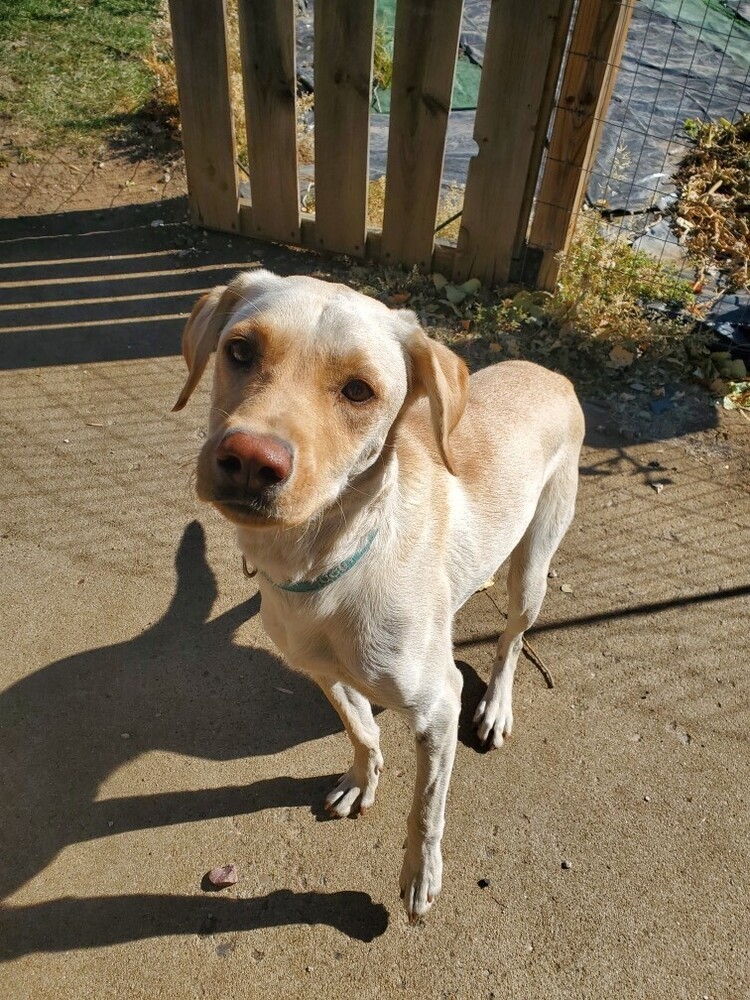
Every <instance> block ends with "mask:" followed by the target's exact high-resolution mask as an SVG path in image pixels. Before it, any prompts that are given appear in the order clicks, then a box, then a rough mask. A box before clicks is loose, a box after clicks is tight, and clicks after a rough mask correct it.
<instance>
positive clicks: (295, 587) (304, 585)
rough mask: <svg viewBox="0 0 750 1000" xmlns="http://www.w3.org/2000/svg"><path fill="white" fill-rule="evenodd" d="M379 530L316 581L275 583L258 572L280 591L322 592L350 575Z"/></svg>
mask: <svg viewBox="0 0 750 1000" xmlns="http://www.w3.org/2000/svg"><path fill="white" fill-rule="evenodd" d="M377 533H378V529H377V528H373V529H372V531H371V532H370V534H369V535H368V536H367V538H366V540H365V544H364V545H363V546H362V548H361V549H357V551H356V552H355V553H354V555H353V556H349V558H348V559H344V561H343V562H340V563H339V564H338V566H334V567H333V569H329V570H328V572H326V573H321V574H320V576H316V577H315V579H314V580H300V581H299V582H298V583H275V582H274V581H273V580H272V579H271V577H270V576H269V575H268V574H267V573H264V572H263V570H262V569H261V570H258V572H259V573H260V575H261V576H262V577H263V578H264V579H266V580H268V582H269V583H272V584H273V585H274V587H278V588H279V590H288V591H291V593H293V594H311V593H313V592H314V591H316V590H322V589H323V587H327V586H328V584H329V583H335V582H336V580H340V579H341V577H342V576H344V574H346V573H348V572H349V570H350V569H352V567H353V566H356V565H357V563H358V562H359V560H360V559H361V558H362V556H364V555H366V554H367V553H368V552H369V550H370V546H371V545H372V543H373V541H374V540H375V535H377Z"/></svg>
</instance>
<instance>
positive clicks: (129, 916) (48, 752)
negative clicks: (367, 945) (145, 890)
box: [0, 522, 388, 959]
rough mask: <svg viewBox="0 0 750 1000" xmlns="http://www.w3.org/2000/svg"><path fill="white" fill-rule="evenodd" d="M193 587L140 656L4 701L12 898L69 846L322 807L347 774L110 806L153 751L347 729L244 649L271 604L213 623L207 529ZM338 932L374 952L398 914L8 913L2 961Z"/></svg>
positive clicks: (0, 745) (366, 906) (85, 663)
mask: <svg viewBox="0 0 750 1000" xmlns="http://www.w3.org/2000/svg"><path fill="white" fill-rule="evenodd" d="M175 563H176V569H177V587H176V591H175V594H174V597H173V599H172V602H171V604H170V606H169V608H168V610H167V611H166V613H165V615H164V617H163V618H161V620H160V621H158V622H156V623H155V624H154V625H153V626H152V627H151V628H149V629H148V630H147V631H146V632H144V633H143V634H141V635H139V636H137V637H136V638H134V639H131V640H129V641H127V642H123V643H118V644H116V645H113V646H106V647H102V648H101V649H94V650H90V651H88V652H85V653H81V654H78V655H76V656H71V657H69V658H67V659H64V660H60V661H58V662H56V663H52V664H50V665H49V666H48V667H45V668H43V669H41V670H39V671H37V672H36V673H34V674H32V675H31V676H29V677H26V678H24V679H23V680H20V681H19V682H18V683H17V684H15V685H13V686H12V687H11V688H9V689H8V690H7V691H5V692H3V693H2V695H0V786H1V787H2V789H3V793H2V800H3V809H2V820H1V821H0V836H1V837H2V842H3V843H2V852H3V859H2V864H0V898H6V897H7V896H8V894H10V893H12V892H14V891H15V890H16V889H17V888H19V887H20V886H21V885H23V884H24V883H25V882H27V881H28V880H29V879H30V878H31V877H33V876H34V875H35V874H36V873H37V872H39V871H40V870H41V869H42V868H44V867H45V865H47V864H48V863H49V862H50V861H51V860H52V859H53V858H54V857H55V856H56V855H57V854H58V852H59V851H60V850H62V849H63V848H64V847H65V846H66V845H68V844H71V843H77V842H81V841H85V840H91V839H95V838H99V837H106V836H108V835H109V834H116V833H122V832H123V831H126V830H136V829H147V828H149V827H158V826H162V825H166V824H173V823H180V822H190V821H194V820H200V819H204V818H212V817H218V816H232V815H237V814H242V813H251V812H256V811H258V810H261V809H270V808H276V807H280V806H299V805H310V806H311V807H315V806H316V804H318V803H319V802H320V801H321V800H322V798H323V797H324V795H325V793H326V791H327V790H328V788H329V787H330V784H331V782H332V780H333V776H332V775H321V776H319V777H315V778H306V779H293V778H289V777H283V776H282V777H279V778H274V779H270V780H265V781H258V782H255V783H254V784H249V785H242V786H232V787H225V788H214V789H206V790H202V791H197V792H196V791H188V792H167V793H163V794H157V795H133V796H130V797H127V798H117V799H109V800H105V801H96V796H97V792H98V789H99V788H100V786H101V784H102V783H103V782H104V781H105V779H106V778H107V777H108V776H109V775H110V774H111V773H112V772H113V771H114V770H115V769H116V768H119V767H121V766H122V765H123V764H125V763H127V762H128V761H129V760H132V759H133V758H135V757H138V756H140V755H142V754H143V753H145V752H147V751H149V750H168V751H171V752H176V753H181V754H186V755H190V756H193V757H203V758H206V759H212V760H235V759H238V758H243V757H250V756H253V755H258V754H264V755H265V754H273V753H277V752H279V751H282V750H284V749H287V748H289V747H292V746H294V745H296V744H298V743H304V742H306V741H308V740H313V739H316V738H319V737H322V736H325V735H328V734H330V733H333V732H336V731H338V730H340V728H341V724H340V722H339V720H338V719H337V717H336V716H335V714H334V713H333V711H332V710H331V709H330V708H329V706H328V704H327V702H326V701H325V699H324V698H323V696H322V695H318V693H317V692H316V691H315V690H314V689H312V688H311V690H310V691H309V692H306V695H305V698H304V699H302V698H288V697H284V696H283V695H280V694H279V692H278V690H277V688H278V687H280V686H281V687H283V686H285V685H288V684H289V675H288V673H287V672H286V670H285V668H284V667H283V665H282V663H281V661H280V660H278V659H277V658H276V657H274V656H272V655H270V654H269V653H267V652H265V651H263V650H260V649H252V648H243V647H241V646H238V645H236V644H235V643H234V642H233V634H234V632H235V630H236V629H237V628H239V626H240V625H241V624H242V623H243V622H245V621H247V619H248V618H250V617H252V616H253V615H254V614H257V612H258V610H259V607H260V602H259V599H258V598H257V597H255V598H253V599H252V600H251V601H249V602H248V603H246V604H244V605H240V606H239V607H237V608H234V609H232V610H231V611H229V612H227V613H226V614H223V615H221V616H220V617H218V618H215V619H213V620H212V621H210V622H209V621H208V617H209V614H210V612H211V609H212V607H213V603H214V600H215V598H216V594H217V588H216V581H215V579H214V577H213V574H212V573H211V570H210V569H209V566H208V564H207V562H206V557H205V538H204V534H203V529H202V528H201V527H200V525H199V524H198V523H197V522H194V523H192V524H190V525H188V527H187V528H186V530H185V532H184V534H183V537H182V540H181V543H180V546H179V549H178V552H177V556H176V560H175ZM299 922H303V923H314V922H315V923H320V922H323V923H329V924H331V925H333V926H335V927H337V928H339V929H340V930H341V931H343V932H344V933H346V934H349V935H350V936H352V937H355V938H358V939H360V940H372V938H374V937H376V936H377V935H379V934H382V933H383V931H384V930H385V928H386V926H387V923H388V915H387V912H386V910H385V908H384V907H383V906H382V905H379V904H375V903H373V901H372V900H371V899H370V897H369V896H368V895H366V894H365V893H361V892H344V893H316V892H306V893H294V892H291V891H288V890H283V891H279V892H275V893H271V894H270V895H268V896H266V897H263V898H260V899H252V900H247V899H232V898H217V897H215V896H213V897H206V896H204V895H203V894H202V893H200V892H199V890H198V889H196V895H195V896H169V895H153V896H150V895H131V896H120V897H115V898H108V897H93V898H78V897H66V898H65V899H61V900H55V901H52V902H49V903H41V904H37V905H35V906H29V907H15V906H13V907H11V906H2V907H0V957H2V958H6V959H7V958H12V957H16V956H17V955H19V954H24V953H27V952H30V951H37V950H44V951H55V950H63V949H68V948H82V947H93V946H98V945H102V944H108V943H114V942H121V941H130V940H135V939H138V938H142V937H150V936H155V935H161V934H174V933H201V932H204V933H205V932H214V931H229V930H239V929H250V928H254V927H261V926H269V925H275V924H282V923H299Z"/></svg>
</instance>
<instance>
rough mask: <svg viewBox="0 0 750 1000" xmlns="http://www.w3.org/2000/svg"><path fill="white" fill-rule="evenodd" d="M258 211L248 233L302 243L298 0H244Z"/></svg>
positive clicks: (243, 43)
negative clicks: (296, 38) (299, 171)
mask: <svg viewBox="0 0 750 1000" xmlns="http://www.w3.org/2000/svg"><path fill="white" fill-rule="evenodd" d="M238 12H239V24H240V52H241V54H242V79H243V85H244V93H245V116H246V120H247V145H248V161H249V166H250V195H251V198H252V212H251V213H250V214H249V222H245V221H244V219H245V218H247V216H245V215H243V230H244V231H245V232H246V233H247V235H252V236H261V237H266V238H267V239H271V240H279V241H280V242H282V243H299V241H300V218H299V180H298V170H297V115H296V109H297V80H296V73H295V62H296V60H295V39H294V0H238Z"/></svg>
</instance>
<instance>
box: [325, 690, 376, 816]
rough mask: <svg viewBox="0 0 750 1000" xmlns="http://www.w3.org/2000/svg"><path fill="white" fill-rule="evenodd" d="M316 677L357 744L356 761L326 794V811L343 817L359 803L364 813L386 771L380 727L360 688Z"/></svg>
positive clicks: (360, 810) (355, 747)
mask: <svg viewBox="0 0 750 1000" xmlns="http://www.w3.org/2000/svg"><path fill="white" fill-rule="evenodd" d="M316 680H317V682H318V684H319V685H320V687H321V688H322V690H323V693H324V694H325V696H326V698H327V699H328V700H329V701H330V703H331V704H332V705H333V707H334V708H335V709H336V711H337V712H338V713H339V716H340V717H341V721H342V722H343V723H344V728H345V729H346V732H347V734H348V736H349V739H350V740H351V741H352V745H353V747H354V764H353V765H352V766H351V767H350V768H349V770H348V771H347V772H346V774H344V775H342V776H341V778H340V779H339V782H338V784H337V785H336V786H335V787H334V788H332V789H331V791H330V792H329V793H328V795H327V796H326V802H325V807H326V810H327V811H328V812H329V813H330V814H331V815H332V816H338V817H339V818H343V817H345V816H349V815H350V814H351V811H352V809H353V807H354V806H355V805H356V804H357V802H359V812H360V815H364V814H365V812H366V811H367V810H368V809H369V808H370V806H371V805H372V804H373V802H374V801H375V792H376V791H377V787H378V778H379V775H380V772H381V771H382V770H383V755H382V754H381V752H380V729H379V728H378V724H377V723H376V722H375V719H374V718H373V715H372V707H371V705H370V703H369V701H368V700H367V699H366V698H365V697H364V696H363V695H361V694H360V693H359V692H358V691H355V690H354V688H351V687H348V686H347V685H346V684H342V683H341V682H340V681H329V680H328V679H326V678H320V677H318V678H316Z"/></svg>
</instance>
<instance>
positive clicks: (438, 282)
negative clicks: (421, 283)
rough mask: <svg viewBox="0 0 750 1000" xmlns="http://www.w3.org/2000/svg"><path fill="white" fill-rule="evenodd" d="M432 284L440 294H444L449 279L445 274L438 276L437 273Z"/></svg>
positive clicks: (433, 276)
mask: <svg viewBox="0 0 750 1000" xmlns="http://www.w3.org/2000/svg"><path fill="white" fill-rule="evenodd" d="M432 283H433V285H434V286H435V288H436V290H437V291H438V292H442V290H443V289H444V288H445V286H446V285H447V284H448V279H447V278H446V277H445V275H444V274H438V273H437V272H436V273H435V274H433V275H432Z"/></svg>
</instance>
